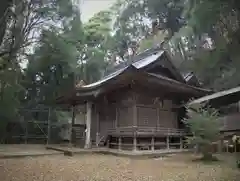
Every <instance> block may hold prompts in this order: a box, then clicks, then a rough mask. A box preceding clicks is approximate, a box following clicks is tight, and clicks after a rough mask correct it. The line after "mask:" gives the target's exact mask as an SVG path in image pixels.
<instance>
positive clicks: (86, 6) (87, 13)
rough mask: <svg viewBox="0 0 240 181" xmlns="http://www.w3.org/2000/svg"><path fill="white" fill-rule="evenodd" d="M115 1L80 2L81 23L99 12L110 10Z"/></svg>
mask: <svg viewBox="0 0 240 181" xmlns="http://www.w3.org/2000/svg"><path fill="white" fill-rule="evenodd" d="M115 1H116V0H80V9H81V14H82V21H83V22H86V21H88V20H89V19H90V18H91V17H92V16H93V15H94V14H96V13H98V12H99V11H102V10H106V9H108V8H110V6H111V5H113V3H114V2H115Z"/></svg>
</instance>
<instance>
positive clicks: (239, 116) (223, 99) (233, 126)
mask: <svg viewBox="0 0 240 181" xmlns="http://www.w3.org/2000/svg"><path fill="white" fill-rule="evenodd" d="M197 104H205V105H210V106H211V107H213V108H216V109H218V110H219V113H220V119H219V121H220V123H221V129H220V132H221V135H222V140H221V141H222V144H221V145H222V146H223V142H224V141H223V140H225V141H226V143H227V144H228V145H230V144H231V142H232V137H233V136H234V135H237V136H240V87H235V88H232V89H228V90H225V91H220V92H217V93H214V94H211V95H207V96H204V97H201V98H199V99H196V100H194V101H192V102H191V103H190V104H189V105H191V106H194V105H197ZM226 146H227V145H225V147H226ZM226 150H228V149H226ZM238 151H240V147H239V148H238Z"/></svg>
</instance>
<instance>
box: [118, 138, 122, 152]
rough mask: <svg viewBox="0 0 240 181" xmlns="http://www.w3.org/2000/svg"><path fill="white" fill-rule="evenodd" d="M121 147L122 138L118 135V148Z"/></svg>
mask: <svg viewBox="0 0 240 181" xmlns="http://www.w3.org/2000/svg"><path fill="white" fill-rule="evenodd" d="M121 149H122V138H121V136H119V137H118V150H121Z"/></svg>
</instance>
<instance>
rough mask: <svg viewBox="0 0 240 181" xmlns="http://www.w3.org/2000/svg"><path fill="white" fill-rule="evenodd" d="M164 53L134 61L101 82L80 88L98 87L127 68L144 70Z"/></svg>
mask: <svg viewBox="0 0 240 181" xmlns="http://www.w3.org/2000/svg"><path fill="white" fill-rule="evenodd" d="M163 53H164V51H160V52H158V53H156V54H152V55H151V56H148V57H145V58H142V59H140V60H139V61H136V62H134V63H132V64H130V65H128V66H126V67H124V68H121V69H119V70H117V71H115V72H113V73H111V74H109V75H107V76H105V77H103V78H102V79H101V80H99V81H97V82H94V83H92V84H88V85H85V86H82V88H84V87H86V88H87V87H88V88H89V87H95V86H98V85H99V84H102V83H104V82H106V81H108V80H110V79H113V78H114V77H116V76H118V75H119V74H120V73H122V72H123V71H124V70H126V69H127V68H128V67H130V66H133V67H135V68H136V69H141V68H144V67H146V66H148V65H149V64H151V63H153V62H155V61H156V60H158V58H159V57H161V55H162V54H163Z"/></svg>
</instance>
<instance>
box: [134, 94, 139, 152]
mask: <svg viewBox="0 0 240 181" xmlns="http://www.w3.org/2000/svg"><path fill="white" fill-rule="evenodd" d="M137 125H138V122H137V99H136V94H135V93H133V151H136V150H137Z"/></svg>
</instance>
